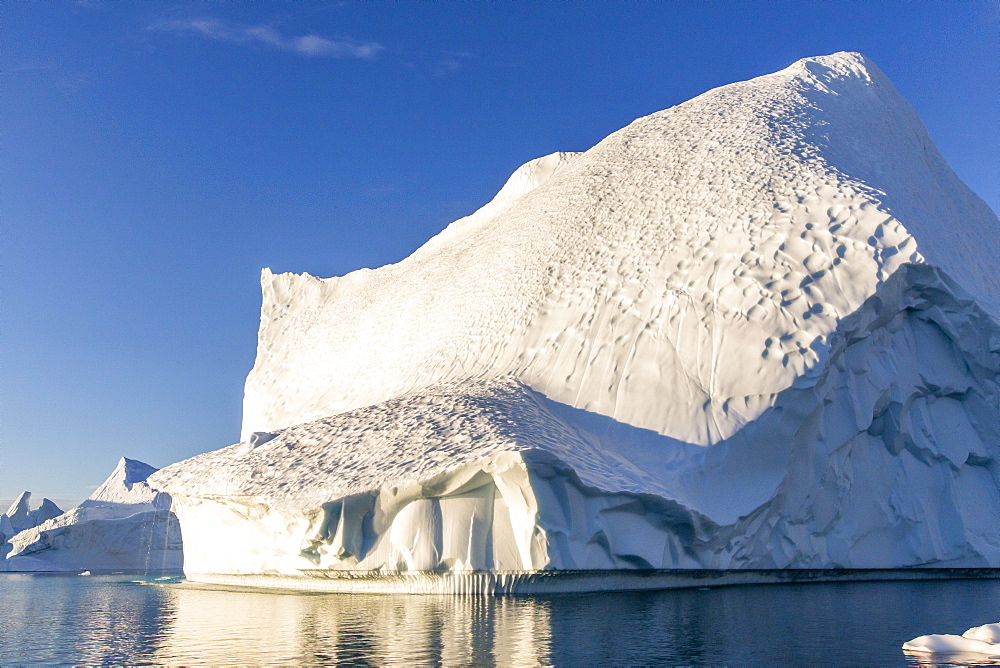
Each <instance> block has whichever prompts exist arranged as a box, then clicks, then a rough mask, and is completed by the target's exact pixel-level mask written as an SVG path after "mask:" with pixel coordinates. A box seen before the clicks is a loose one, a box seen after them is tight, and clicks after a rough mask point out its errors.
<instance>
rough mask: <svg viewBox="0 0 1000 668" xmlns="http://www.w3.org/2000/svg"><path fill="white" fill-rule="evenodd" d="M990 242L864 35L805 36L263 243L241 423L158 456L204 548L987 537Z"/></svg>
mask: <svg viewBox="0 0 1000 668" xmlns="http://www.w3.org/2000/svg"><path fill="white" fill-rule="evenodd" d="M918 245H919V248H918ZM996 248H1000V222H998V220H997V218H996V216H995V215H994V214H993V213H992V212H991V211H990V210H989V208H988V207H986V205H985V204H983V202H982V201H981V200H979V198H978V197H976V196H975V195H974V194H973V193H972V192H971V191H969V189H968V188H967V187H966V186H965V185H964V184H962V183H961V182H960V181H959V180H958V179H957V177H956V176H955V175H954V173H952V172H951V170H950V169H949V168H948V167H947V165H946V164H945V163H944V161H943V159H942V158H941V156H940V155H939V154H938V152H937V151H936V149H935V148H934V146H933V144H932V142H931V141H930V139H929V138H928V137H927V134H926V131H925V130H924V128H923V126H922V124H921V123H920V121H919V119H918V118H917V117H916V115H915V114H914V112H913V111H912V109H911V108H910V107H909V105H908V104H907V103H906V102H905V101H904V100H903V99H902V98H901V97H900V96H899V94H898V93H897V92H896V91H895V90H894V89H893V87H892V85H891V84H890V83H889V82H888V80H887V79H886V78H885V76H884V75H883V74H882V73H881V72H879V71H878V69H877V68H876V67H875V66H874V65H873V64H872V63H871V62H870V61H868V60H867V59H865V58H864V57H863V56H860V55H858V54H851V53H839V54H834V55H832V56H823V57H818V58H810V59H805V60H802V61H799V62H798V63H796V64H794V65H792V66H791V67H789V68H787V69H785V70H782V71H781V72H778V73H775V74H772V75H768V76H764V77H760V78H757V79H754V80H751V81H748V82H743V83H738V84H732V85H730V86H724V87H722V88H719V89H716V90H713V91H709V92H708V93H705V94H704V95H701V96H699V97H697V98H695V99H694V100H691V101H689V102H686V103H684V104H682V105H679V106H677V107H673V108H671V109H668V110H666V111H663V112H659V113H656V114H653V115H651V116H647V117H645V118H641V119H638V120H637V121H635V122H634V123H632V124H631V125H629V126H628V127H626V128H624V129H622V130H620V131H618V132H616V133H614V134H612V135H611V136H609V137H608V138H607V139H605V140H604V141H602V142H600V143H599V144H598V145H597V146H595V147H594V148H592V149H590V150H589V151H586V152H584V153H580V154H553V155H550V156H546V157H545V158H541V159H539V160H536V161H532V162H530V163H528V164H527V165H525V166H524V167H522V168H521V169H520V170H518V172H517V173H516V174H515V175H514V176H512V177H511V179H510V180H509V181H508V183H507V185H506V186H504V188H503V190H502V191H501V192H500V194H498V196H497V197H496V198H495V199H494V200H493V202H491V203H490V204H488V205H486V206H485V207H483V208H482V209H480V210H479V211H478V212H476V213H474V214H473V215H471V216H469V217H467V218H464V219H462V220H460V221H457V222H456V223H453V224H452V225H451V226H449V227H448V228H447V229H446V230H445V231H444V232H442V233H441V234H439V235H438V236H436V237H435V238H433V239H431V240H430V241H429V242H428V243H427V244H425V245H424V246H423V247H422V248H420V249H418V250H417V251H416V252H415V253H414V254H413V255H411V256H410V257H409V258H407V259H406V260H403V261H402V262H400V263H397V264H395V265H389V266H386V267H382V268H380V269H377V270H361V271H358V272H353V273H351V274H348V275H347V276H344V277H340V278H331V279H320V278H316V277H313V276H310V275H307V274H302V275H298V274H279V275H274V274H272V273H271V272H270V271H268V270H266V269H265V270H264V272H263V274H262V287H263V305H262V308H261V324H260V330H259V334H258V351H257V360H256V363H255V365H254V368H253V370H252V371H251V373H250V375H249V377H248V379H247V383H246V394H245V400H244V420H243V436H242V442H241V443H238V444H236V445H233V446H230V447H228V448H223V449H222V450H218V451H215V452H210V453H206V454H204V455H199V456H197V457H194V458H192V459H190V460H187V461H185V462H181V463H179V464H175V465H173V466H170V467H167V468H165V469H163V470H161V471H159V472H157V473H155V474H153V475H152V476H150V478H149V481H150V484H151V485H152V486H153V487H155V488H156V489H159V490H165V491H167V492H169V493H170V494H171V495H172V496H173V499H174V510H175V511H176V513H177V515H178V517H179V519H180V521H181V524H182V526H183V529H184V553H185V571H186V573H187V574H188V576H189V577H191V578H194V579H202V580H207V581H227V582H228V581H231V579H227V578H231V577H236V576H241V577H242V576H246V577H256V576H258V575H259V576H268V577H270V576H275V577H279V576H280V577H281V578H284V580H282V581H283V582H284V583H286V584H284V585H282V586H287V582H289V581H290V580H289V578H291V579H294V578H303V577H314V578H315V577H331V574H336V573H340V574H344V573H358V572H364V573H378V574H380V577H381V576H386V577H387V574H390V573H397V574H398V573H414V572H426V571H434V572H448V573H454V574H469V573H478V572H487V573H492V574H503V573H515V574H523V573H529V574H530V573H537V572H540V571H544V570H585V569H598V570H600V569H615V570H627V569H650V568H653V569H687V568H698V569H775V568H778V569H781V568H903V567H919V566H936V567H947V566H968V567H1000V512H997V511H998V510H1000V480H998V474H997V467H996V461H997V458H998V456H1000V434H998V425H1000V380H998V379H1000V349H998V344H997V342H998V341H1000V323H998V320H997V316H998V313H1000V311H998V304H1000V279H998V275H1000V274H998V272H997V269H998V267H997V258H996ZM984 509H987V510H985V511H984ZM463 577H464V576H463ZM477 577H478V576H477ZM491 577H492V576H491ZM517 577H520V575H518V576H517ZM407 582H409V581H407ZM462 582H465V581H464V580H462ZM477 582H478V581H477ZM470 583H471V580H470ZM375 586H376V587H377V585H375ZM387 586H388V585H387ZM400 586H402V587H404V588H405V587H411V586H412V587H417V585H416V584H412V583H411V584H406V583H404V584H403V585H400V584H399V583H396V584H393V585H391V587H395V588H398V587H400ZM462 586H464V585H462ZM469 586H473V585H472V584H470V585H469ZM475 586H476V587H478V586H479V585H478V584H477V585H475ZM588 586H589V585H588Z"/></svg>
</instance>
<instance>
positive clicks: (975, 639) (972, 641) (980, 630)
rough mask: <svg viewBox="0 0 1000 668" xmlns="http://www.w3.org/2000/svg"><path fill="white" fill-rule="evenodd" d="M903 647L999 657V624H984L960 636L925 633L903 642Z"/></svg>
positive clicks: (916, 650) (922, 650) (918, 650)
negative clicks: (925, 634)
mask: <svg viewBox="0 0 1000 668" xmlns="http://www.w3.org/2000/svg"><path fill="white" fill-rule="evenodd" d="M903 649H904V650H908V651H911V652H925V653H947V654H958V653H966V652H968V653H972V654H985V655H987V656H990V657H994V658H1000V624H984V625H983V626H976V627H974V628H971V629H969V630H968V631H966V632H965V633H963V634H962V635H960V636H955V635H943V634H942V635H938V634H935V635H927V636H920V637H919V638H914V639H913V640H910V641H908V642H905V643H903Z"/></svg>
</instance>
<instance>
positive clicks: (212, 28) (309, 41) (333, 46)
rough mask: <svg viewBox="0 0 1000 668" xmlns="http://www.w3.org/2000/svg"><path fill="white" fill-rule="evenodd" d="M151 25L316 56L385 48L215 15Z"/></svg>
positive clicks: (363, 55) (365, 55)
mask: <svg viewBox="0 0 1000 668" xmlns="http://www.w3.org/2000/svg"><path fill="white" fill-rule="evenodd" d="M149 29H150V30H159V31H165V32H174V33H179V34H190V35H198V36H200V37H204V38H207V39H211V40H215V41H219V42H230V43H232V44H258V45H264V46H268V47H271V48H274V49H280V50H282V51H291V52H294V53H298V54H301V55H303V56H312V57H326V58H360V59H362V60H370V59H372V58H374V57H375V56H377V55H378V54H379V53H380V52H381V51H383V50H385V47H383V46H382V45H381V44H379V43H378V42H361V41H358V40H354V39H350V38H337V39H328V38H326V37H322V36H320V35H315V34H308V35H300V36H289V35H283V34H282V33H280V32H278V31H277V30H275V29H274V28H272V27H270V26H267V25H241V24H235V23H228V22H226V21H221V20H219V19H214V18H193V19H182V20H173V21H162V22H160V23H155V24H153V25H151V26H149Z"/></svg>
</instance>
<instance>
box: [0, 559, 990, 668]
mask: <svg viewBox="0 0 1000 668" xmlns="http://www.w3.org/2000/svg"><path fill="white" fill-rule="evenodd" d="M0 609H2V612H0V664H2V665H10V664H40V663H44V664H54V663H55V664H81V663H83V664H141V663H154V664H187V665H191V664H194V665H198V664H213V665H218V664H234V663H236V664H276V663H286V664H289V663H298V664H302V663H306V664H334V663H351V664H377V665H386V664H401V663H403V664H422V665H428V664H429V665H437V664H444V665H469V664H478V665H484V664H486V665H488V664H500V665H538V664H542V665H549V664H556V665H581V664H589V665H597V664H602V665H607V664H619V665H622V664H626V665H635V664H696V665H697V664H713V665H719V664H731V665H732V664H737V665H748V664H757V665H777V664H786V665H787V664H790V663H794V664H800V665H801V664H812V665H816V664H827V665H830V664H836V665H906V664H907V663H910V664H911V665H912V664H914V663H916V662H917V661H918V660H919V657H908V656H906V655H904V654H903V652H902V651H901V650H900V645H902V643H903V642H904V641H906V640H909V639H911V638H914V637H916V636H919V635H924V634H927V633H962V632H963V631H964V630H965V629H966V628H968V627H970V626H978V625H980V624H985V623H990V622H998V621H1000V581H997V580H972V581H970V580H964V581H963V580H958V581H927V582H875V583H872V582H867V583H845V582H838V583H826V584H824V583H810V584H782V585H749V586H734V587H720V588H716V589H709V590H699V589H685V590H672V591H659V592H641V593H610V594H609V593H604V594H580V595H561V596H545V597H534V598H526V597H524V598H521V597H505V598H492V599H488V598H471V597H449V596H403V595H355V594H303V593H270V592H261V591H237V590H225V589H219V588H207V587H201V586H198V585H193V584H190V583H186V582H183V581H182V579H180V578H171V579H167V580H160V581H157V580H156V579H154V578H139V577H137V576H134V575H95V576H89V577H88V576H82V577H81V576H76V575H22V574H2V575H0ZM975 658H976V657H975V656H974V655H973V656H968V655H966V656H963V657H952V659H953V660H954V661H957V662H965V663H969V662H971V661H973V660H975ZM979 659H980V660H985V657H979ZM940 660H941V659H940V658H939V661H940Z"/></svg>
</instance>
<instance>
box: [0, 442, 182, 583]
mask: <svg viewBox="0 0 1000 668" xmlns="http://www.w3.org/2000/svg"><path fill="white" fill-rule="evenodd" d="M155 471H156V469H155V468H153V467H152V466H150V465H148V464H145V463H143V462H140V461H137V460H134V459H126V458H125V457H122V458H121V460H119V462H118V466H117V467H115V470H114V471H113V472H112V473H111V475H110V476H109V477H108V479H107V480H105V481H104V483H103V484H102V485H101V486H99V487H98V488H97V489H96V490H94V493H93V494H91V495H90V497H88V498H87V500H85V501H84V502H83V503H81V504H80V505H79V506H78V507H76V508H74V509H72V510H69V511H67V512H65V513H62V512H61V511H60V512H57V513H55V514H51V517H47V518H46V519H45V521H42V522H39V523H37V524H36V525H33V526H31V527H29V528H27V529H24V530H22V531H19V532H15V533H14V534H12V535H11V536H7V537H6V541H7V542H6V543H5V544H4V545H3V551H4V554H3V555H0V556H4V557H6V558H5V559H0V571H67V570H84V569H86V570H112V569H115V570H120V569H128V570H143V571H160V570H178V569H180V568H181V564H182V561H183V559H182V546H181V537H180V526H179V525H178V523H177V518H176V516H174V514H173V513H172V512H171V510H170V505H171V499H170V496H169V495H168V494H165V493H163V492H160V491H157V490H154V489H153V488H151V487H150V486H149V484H148V482H147V478H148V477H149V475H150V474H151V473H153V472H155ZM15 505H17V504H16V503H15ZM0 530H2V529H0Z"/></svg>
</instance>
